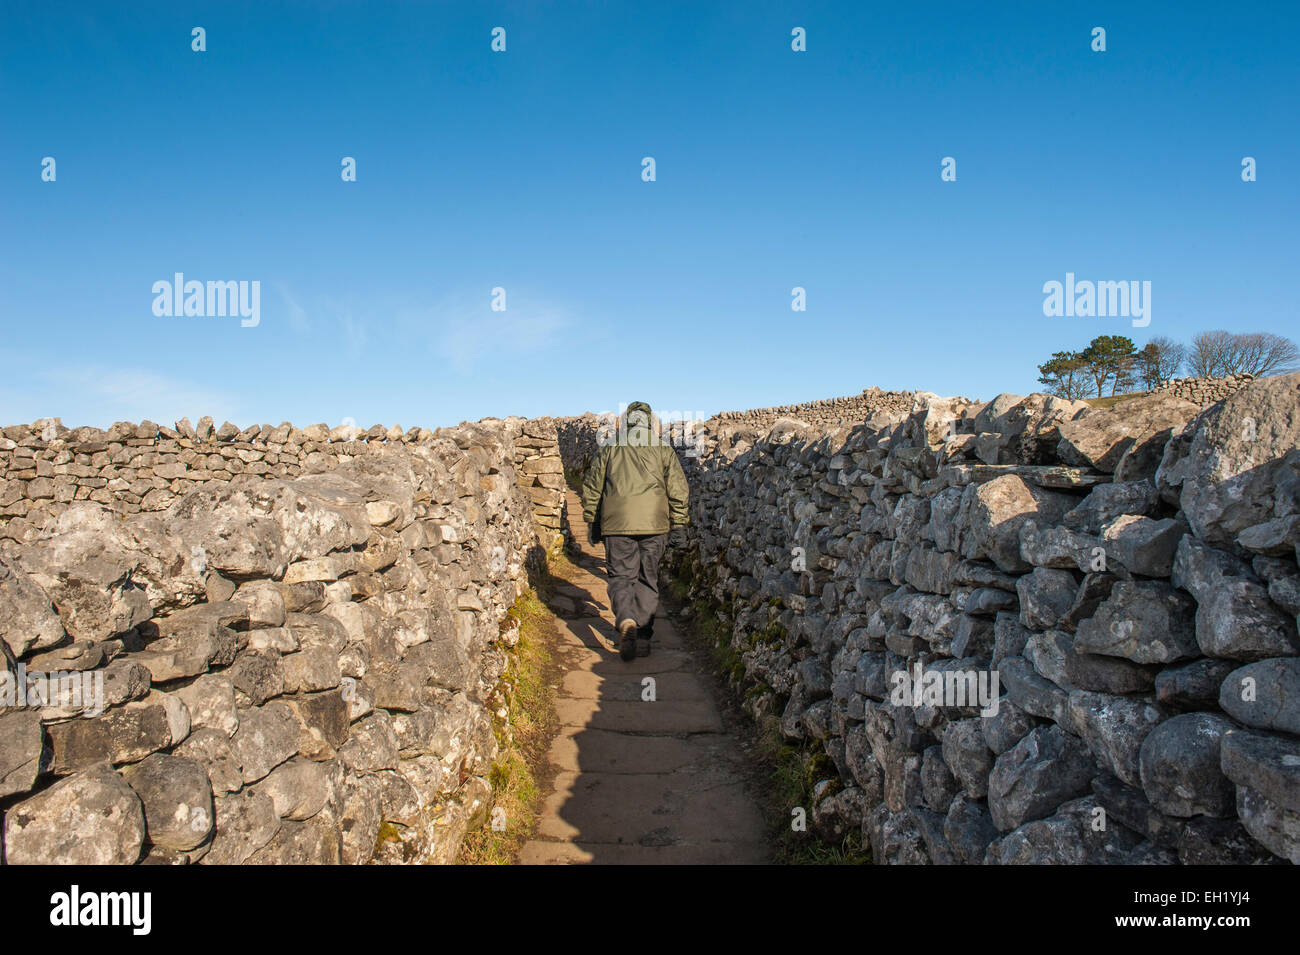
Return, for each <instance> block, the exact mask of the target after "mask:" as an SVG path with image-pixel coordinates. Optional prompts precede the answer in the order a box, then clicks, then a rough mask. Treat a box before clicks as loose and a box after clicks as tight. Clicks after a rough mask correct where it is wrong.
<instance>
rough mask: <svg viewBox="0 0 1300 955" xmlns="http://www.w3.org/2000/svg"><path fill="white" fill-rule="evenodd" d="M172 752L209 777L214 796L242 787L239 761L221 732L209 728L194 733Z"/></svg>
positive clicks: (242, 780)
mask: <svg viewBox="0 0 1300 955" xmlns="http://www.w3.org/2000/svg"><path fill="white" fill-rule="evenodd" d="M172 753H173V754H174V755H176V756H184V757H185V758H186V759H190V760H193V761H194V762H196V763H198V764H199V765H200V766H202V767H203V769H204V771H205V772H206V773H207V774H208V782H210V783H211V784H212V791H213V792H214V793H216V794H217V795H221V794H222V793H233V792H238V790H239V788H240V787H241V786H243V784H244V779H243V773H242V772H241V771H240V768H239V762H238V760H236V759H235V755H234V752H233V751H232V750H231V748H230V739H229V738H228V737H227V736H226V734H225V733H223V732H222V731H221V730H215V729H211V728H210V727H203V728H202V729H198V730H195V731H194V732H193V733H191V734H190V736H189V738H188V739H186V740H185V742H184V743H182V744H181V745H180V746H178V747H176V748H175V749H174V750H172Z"/></svg>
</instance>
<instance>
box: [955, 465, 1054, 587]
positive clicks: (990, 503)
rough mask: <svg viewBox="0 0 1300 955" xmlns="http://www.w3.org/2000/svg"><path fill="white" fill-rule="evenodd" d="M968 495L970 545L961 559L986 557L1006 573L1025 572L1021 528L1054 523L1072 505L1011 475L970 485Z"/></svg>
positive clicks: (1026, 563)
mask: <svg viewBox="0 0 1300 955" xmlns="http://www.w3.org/2000/svg"><path fill="white" fill-rule="evenodd" d="M968 493H969V494H971V499H970V504H969V519H970V528H971V544H970V547H969V548H968V549H967V551H966V552H965V553H964V556H966V557H979V556H986V557H988V558H989V559H990V560H992V561H993V562H994V563H995V564H997V565H998V567H999V568H1000V569H1002V570H1004V571H1007V572H1008V573H1017V572H1020V571H1025V570H1028V569H1029V564H1028V562H1027V561H1025V560H1024V559H1023V558H1022V557H1021V556H1020V527H1021V525H1022V524H1024V523H1025V522H1026V521H1029V520H1034V521H1037V522H1038V523H1040V524H1047V525H1050V524H1054V523H1056V522H1057V521H1059V520H1060V519H1061V517H1062V515H1064V514H1065V512H1066V511H1067V510H1069V509H1070V508H1071V507H1072V506H1073V505H1074V498H1072V497H1070V496H1069V495H1066V494H1058V493H1055V492H1052V491H1045V490H1042V489H1041V488H1038V487H1035V486H1033V485H1030V484H1027V483H1025V481H1024V480H1023V479H1022V478H1020V477H1018V476H1016V475H1014V474H1008V475H1006V476H1004V477H1000V478H997V479H995V480H992V481H989V482H987V483H985V484H980V485H977V486H974V487H973V489H970V490H968ZM964 506H965V505H964Z"/></svg>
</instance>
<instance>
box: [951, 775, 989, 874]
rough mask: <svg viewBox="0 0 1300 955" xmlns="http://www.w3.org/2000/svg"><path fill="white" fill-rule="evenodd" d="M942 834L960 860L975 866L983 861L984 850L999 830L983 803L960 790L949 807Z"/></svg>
mask: <svg viewBox="0 0 1300 955" xmlns="http://www.w3.org/2000/svg"><path fill="white" fill-rule="evenodd" d="M943 834H944V836H945V837H946V838H947V840H948V845H949V846H951V847H952V853H953V856H954V857H956V859H957V861H958V862H962V863H966V864H968V865H974V864H978V863H980V862H982V861H983V860H984V852H985V850H987V849H988V847H989V844H990V843H992V842H993V841H994V840H996V839H997V838H998V837H999V835H1000V833H999V832H998V828H997V826H995V825H993V817H992V816H991V815H989V810H988V807H987V806H986V805H984V803H983V802H981V801H979V800H975V799H972V798H971V797H970V796H968V795H966V794H965V793H958V794H957V797H956V798H955V799H953V801H952V805H951V806H949V807H948V816H947V818H946V819H945V820H944V824H943Z"/></svg>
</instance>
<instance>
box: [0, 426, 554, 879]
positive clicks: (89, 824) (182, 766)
mask: <svg viewBox="0 0 1300 955" xmlns="http://www.w3.org/2000/svg"><path fill="white" fill-rule="evenodd" d="M44 430H45V429H44V426H43V425H42V426H41V427H40V428H38V429H32V428H10V429H5V434H6V437H7V440H8V441H9V442H11V443H12V446H11V447H8V448H7V449H6V451H7V454H8V458H7V459H6V461H5V465H6V468H5V470H4V471H3V472H0V475H2V476H3V477H4V479H5V486H6V487H12V486H13V485H14V484H15V483H17V484H18V485H20V486H22V487H23V488H27V487H28V486H30V485H31V484H32V483H33V482H35V481H41V480H45V481H47V482H50V483H53V482H55V481H59V482H60V486H61V487H63V488H73V493H72V494H71V496H70V499H55V498H51V497H43V496H41V497H26V496H24V497H23V498H21V499H22V500H25V501H29V502H43V503H41V504H40V505H39V506H38V507H35V508H33V507H29V508H27V509H26V510H25V511H22V513H18V514H13V513H11V515H10V517H11V520H10V522H9V530H10V532H11V533H10V537H9V538H8V539H4V540H0V649H2V650H3V651H4V655H3V657H4V658H3V661H2V662H0V825H2V826H3V831H4V859H5V861H6V862H7V863H11V864H14V863H95V864H98V863H121V864H129V863H135V862H164V863H185V862H202V863H216V864H236V863H245V862H247V863H250V864H291V863H335V862H344V863H366V862H448V861H451V860H452V859H454V857H455V855H456V852H457V850H458V847H459V845H460V843H461V840H462V837H463V835H464V833H465V832H466V831H467V830H468V829H469V828H470V827H472V826H475V825H477V824H479V823H480V822H481V821H482V820H483V818H484V815H485V813H486V811H487V807H488V805H489V800H490V795H491V787H490V783H489V775H490V773H489V770H490V767H491V764H492V760H493V759H494V757H495V755H496V752H497V736H496V734H497V733H498V732H507V733H508V732H509V728H508V726H504V725H502V724H500V717H501V715H502V714H504V713H505V705H506V694H508V693H509V692H510V684H509V681H503V680H502V676H503V674H504V673H505V672H506V671H507V669H508V667H509V665H510V663H509V661H510V650H511V648H512V647H513V646H514V644H515V643H516V642H517V639H518V629H517V620H514V619H513V618H512V617H510V616H509V615H508V614H507V611H508V610H509V608H510V607H511V606H512V605H513V604H514V602H515V601H516V599H517V598H518V597H519V595H520V594H521V593H522V592H523V591H524V590H525V589H526V588H527V586H528V571H529V568H530V567H535V566H536V564H537V561H538V560H539V559H540V557H541V551H542V549H543V548H544V547H546V546H549V545H550V543H551V542H552V540H553V537H554V531H555V518H556V514H555V511H554V497H553V494H554V492H555V490H556V489H555V488H554V487H553V486H552V485H554V484H555V483H556V481H555V478H556V476H557V475H558V474H559V472H560V470H561V468H560V465H559V459H558V454H557V445H556V442H555V437H554V433H553V429H549V430H548V429H547V428H545V427H536V426H533V425H531V424H530V423H529V422H527V421H524V420H522V419H508V420H506V421H497V420H489V421H486V422H482V423H478V424H462V425H460V426H457V427H454V428H442V429H439V430H438V431H436V432H429V431H426V430H420V431H418V432H408V433H405V434H399V433H396V432H394V433H393V434H391V435H390V434H389V433H387V432H385V433H383V434H379V433H377V432H376V433H374V434H370V435H367V437H366V438H365V439H359V438H358V437H357V436H356V435H355V434H337V435H336V438H337V440H330V436H329V435H328V434H327V433H325V432H324V430H323V429H313V428H304V429H294V428H292V427H289V426H287V425H286V426H281V428H279V429H270V431H269V432H263V431H262V430H259V431H257V433H255V434H254V433H252V431H251V430H250V432H246V433H242V437H241V433H239V432H236V433H231V432H232V429H230V428H226V429H222V431H224V433H220V432H217V433H214V432H212V431H211V430H207V429H203V428H200V429H197V430H195V431H192V432H190V433H186V431H185V429H183V428H178V429H162V428H155V427H154V426H150V425H148V424H145V425H142V426H134V425H130V426H128V425H120V426H115V427H114V429H110V431H109V432H107V433H102V432H101V433H95V432H91V431H90V430H89V429H75V430H73V431H62V432H58V433H56V434H50V433H49V432H48V431H46V432H45V434H41V433H40V432H42V431H44ZM205 430H206V433H201V432H203V431H205ZM38 442H40V443H39V444H38ZM240 451H243V452H248V453H247V454H245V455H241V454H238V453H235V454H230V453H229V452H240ZM214 456H215V458H216V460H214V459H213V458H214ZM233 462H237V464H235V469H237V470H238V473H236V470H231V469H228V468H226V467H222V466H221V465H222V464H223V463H225V464H230V463H233ZM15 465H16V467H15ZM259 465H260V466H259ZM114 467H116V468H121V469H128V468H129V469H132V470H134V471H135V474H134V475H133V477H132V479H131V480H127V479H125V478H122V479H120V480H121V483H114V482H115V480H118V479H115V478H110V477H102V475H103V474H104V473H105V472H104V469H105V468H110V469H111V468H114ZM55 468H62V469H63V470H52V469H55ZM83 469H84V470H83ZM92 471H93V472H94V473H93V474H92V473H90V472H92ZM28 472H36V473H28ZM40 472H49V473H40ZM160 472H161V473H160ZM110 473H111V472H110ZM97 478H98V479H100V480H104V481H105V482H106V483H104V484H102V485H101V484H96V483H86V482H95V481H96V479H97ZM134 482H147V483H148V484H149V487H148V489H144V488H143V487H140V488H139V489H138V490H132V489H131V485H132V484H133V483H134ZM38 487H39V486H38ZM82 489H87V490H89V491H90V492H91V494H94V495H95V497H94V498H93V499H92V498H90V496H89V495H82V494H81V490H82ZM142 492H143V493H142ZM153 492H157V493H153ZM150 494H152V495H153V496H152V497H150ZM65 497H68V495H67V494H66V491H64V492H61V493H60V498H65ZM133 498H134V499H133ZM146 499H147V502H148V508H147V509H146V507H145V505H146ZM47 508H48V513H46V509H47ZM133 511H139V512H137V513H131V512H133ZM535 514H536V515H540V516H539V517H535V516H534V515H535ZM36 516H43V517H45V520H44V523H43V525H42V527H41V528H39V529H36V528H35V525H34V524H33V523H32V519H33V517H36ZM18 522H23V525H26V526H23V525H19V526H20V527H21V528H22V530H21V533H18V534H15V533H13V531H14V526H15V524H17V523H18ZM51 686H53V687H56V688H58V689H57V691H52V690H51V689H50V687H51ZM20 688H21V690H20Z"/></svg>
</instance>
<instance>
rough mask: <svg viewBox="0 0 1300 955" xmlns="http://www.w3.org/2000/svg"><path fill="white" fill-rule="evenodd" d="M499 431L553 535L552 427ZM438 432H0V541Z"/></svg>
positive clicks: (27, 428) (330, 464)
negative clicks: (95, 507)
mask: <svg viewBox="0 0 1300 955" xmlns="http://www.w3.org/2000/svg"><path fill="white" fill-rule="evenodd" d="M489 420H498V419H489ZM502 427H504V428H505V429H506V430H507V431H509V432H511V434H513V435H516V436H518V439H517V440H516V442H515V445H514V447H515V451H516V464H518V465H519V473H520V475H521V481H522V483H523V486H525V487H529V488H536V489H537V490H530V491H529V495H530V497H531V498H532V499H533V500H534V503H535V504H536V507H537V518H538V526H539V527H540V528H543V529H546V530H558V528H559V525H560V518H559V513H558V512H557V510H556V508H562V507H563V501H564V496H563V493H562V491H561V490H559V489H558V487H559V486H562V484H563V482H562V481H559V482H558V483H557V481H556V480H555V479H553V478H552V477H548V476H547V475H548V474H549V473H550V472H548V471H547V470H546V469H547V468H548V467H552V466H555V465H556V461H557V459H558V454H559V451H558V445H557V439H556V436H555V432H554V427H553V425H549V424H548V423H546V422H541V423H537V424H530V423H527V422H526V420H525V419H522V418H509V419H505V420H504V421H503V422H502ZM438 433H439V432H436V431H430V430H429V429H428V428H418V427H417V428H410V429H408V430H406V431H403V430H402V429H401V428H400V427H397V426H393V427H390V428H385V427H384V426H383V425H375V426H374V427H372V428H368V429H363V428H358V427H355V426H351V425H339V426H338V427H335V428H329V427H327V426H326V425H324V424H314V425H308V426H307V427H304V428H296V427H294V426H293V425H291V424H289V423H288V422H283V423H281V424H280V425H278V426H274V425H269V424H263V425H252V426H251V427H248V428H243V429H240V428H239V427H237V426H235V425H233V424H231V423H230V422H226V423H224V424H223V425H221V426H220V427H216V426H215V425H214V424H213V421H212V419H211V418H201V419H200V420H199V423H198V425H197V426H195V425H191V424H190V422H189V420H188V419H185V418H182V419H181V420H180V421H178V422H176V424H175V426H174V427H170V428H169V427H166V426H163V425H158V424H155V423H154V422H152V421H142V422H140V423H139V424H135V423H132V422H118V423H117V424H114V425H113V426H112V427H111V428H109V429H108V430H107V431H104V430H100V429H98V428H72V429H70V428H66V427H64V426H63V424H62V422H60V421H59V419H57V418H46V419H43V420H41V421H37V422H35V423H34V424H30V425H11V426H9V427H6V428H3V429H0V435H2V437H0V538H4V537H9V538H12V539H14V540H19V541H22V540H29V539H31V538H32V537H34V536H35V535H36V534H37V533H38V532H39V531H40V529H41V527H43V526H44V524H45V522H46V521H47V520H48V519H49V518H51V517H53V516H56V515H58V514H60V513H62V512H63V511H64V510H65V509H66V508H67V507H68V505H69V504H72V503H73V502H75V501H94V502H96V503H100V504H103V505H105V506H106V507H108V508H109V509H111V510H113V511H116V512H118V513H121V514H137V513H140V512H145V511H152V512H160V511H164V510H166V509H167V508H168V507H170V506H171V505H172V504H173V503H174V502H175V501H176V499H177V498H179V497H182V496H184V495H185V494H187V493H189V492H190V491H192V490H194V489H196V488H198V487H201V486H203V485H204V484H206V483H208V482H211V481H219V482H229V481H232V480H234V479H235V478H237V477H240V476H244V475H248V476H253V477H267V478H280V479H285V478H293V477H297V476H298V475H300V474H314V473H320V472H323V471H327V470H330V469H332V468H334V467H336V466H337V465H339V464H341V463H345V462H347V461H350V460H352V459H353V458H356V457H358V456H360V455H365V454H367V453H369V452H370V451H372V450H374V449H376V448H381V447H389V446H393V447H400V446H406V445H415V444H426V445H427V444H428V443H429V442H430V441H432V440H433V438H434V437H435V435H436V434H438ZM548 462H549V463H548ZM556 471H557V472H558V471H559V468H558V467H556ZM552 485H555V486H552ZM548 491H555V493H554V494H551V493H548Z"/></svg>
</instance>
